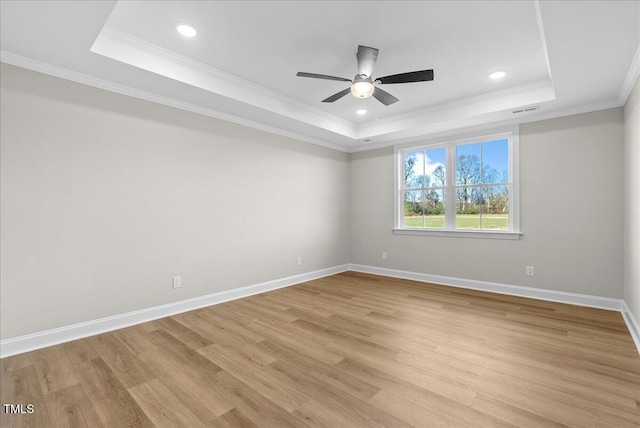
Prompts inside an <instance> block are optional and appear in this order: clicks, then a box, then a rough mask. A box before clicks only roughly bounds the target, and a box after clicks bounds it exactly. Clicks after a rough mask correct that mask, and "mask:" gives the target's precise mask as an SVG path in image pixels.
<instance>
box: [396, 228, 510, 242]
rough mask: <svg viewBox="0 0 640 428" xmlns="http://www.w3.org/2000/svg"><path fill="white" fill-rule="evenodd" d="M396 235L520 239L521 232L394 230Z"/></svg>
mask: <svg viewBox="0 0 640 428" xmlns="http://www.w3.org/2000/svg"><path fill="white" fill-rule="evenodd" d="M393 234H394V235H422V236H440V237H449V238H450V237H453V238H480V239H510V240H517V239H520V236H521V235H522V233H521V232H507V231H488V230H487V231H480V230H437V229H393Z"/></svg>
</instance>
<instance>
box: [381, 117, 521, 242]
mask: <svg viewBox="0 0 640 428" xmlns="http://www.w3.org/2000/svg"><path fill="white" fill-rule="evenodd" d="M517 137H518V133H517V129H514V130H512V131H510V132H503V133H496V134H490V135H485V136H478V137H471V138H458V139H454V140H450V141H447V142H433V143H431V144H424V145H422V146H418V147H403V148H396V155H397V158H396V161H397V163H396V164H397V166H398V168H397V169H398V171H397V172H398V174H397V175H396V180H397V186H396V191H397V197H396V201H397V207H396V216H395V217H396V226H395V229H394V232H395V233H400V234H432V235H450V236H474V237H484V238H505V239H517V238H519V235H520V234H519V228H518V204H517V194H518V188H517V185H518V181H517V177H518V172H517V168H515V167H516V166H517V163H518V162H517V152H518V147H517V139H518V138H517Z"/></svg>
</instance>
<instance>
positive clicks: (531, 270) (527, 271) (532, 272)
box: [525, 266, 535, 276]
mask: <svg viewBox="0 0 640 428" xmlns="http://www.w3.org/2000/svg"><path fill="white" fill-rule="evenodd" d="M525 272H526V274H527V276H533V275H534V274H535V272H534V270H533V266H527V268H526V270H525Z"/></svg>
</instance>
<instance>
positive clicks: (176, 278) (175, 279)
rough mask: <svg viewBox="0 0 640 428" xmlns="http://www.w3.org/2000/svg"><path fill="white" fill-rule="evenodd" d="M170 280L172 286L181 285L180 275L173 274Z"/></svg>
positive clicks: (178, 286) (177, 286)
mask: <svg viewBox="0 0 640 428" xmlns="http://www.w3.org/2000/svg"><path fill="white" fill-rule="evenodd" d="M172 280H173V288H180V287H182V277H181V276H174V277H173V278H172Z"/></svg>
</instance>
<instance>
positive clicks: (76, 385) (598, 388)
mask: <svg viewBox="0 0 640 428" xmlns="http://www.w3.org/2000/svg"><path fill="white" fill-rule="evenodd" d="M1 368H2V372H1V376H2V378H1V382H2V385H1V388H2V389H1V401H2V403H3V404H4V403H14V404H15V403H22V404H27V403H30V404H33V405H34V408H35V412H34V413H33V414H26V415H7V414H1V417H2V420H1V421H2V423H1V425H2V426H3V427H19V426H34V427H50V426H55V427H58V426H60V427H63V426H64V427H67V426H72V427H74V426H84V427H128V426H145V427H146V426H157V427H167V426H184V427H240V426H242V427H288V426H296V427H306V426H311V427H314V426H315V427H360V426H362V427H378V426H389V427H409V426H414V427H439V426H446V427H458V426H469V427H501V426H518V427H538V426H539V427H554V426H574V427H581V428H583V427H607V428H610V427H617V428H622V427H638V426H640V357H639V356H638V353H637V351H636V349H635V347H634V344H633V342H632V339H631V337H630V335H629V333H628V331H627V329H626V327H625V324H624V321H623V320H622V317H621V315H620V314H619V313H617V312H610V311H603V310H598V309H590V308H581V307H575V306H569V305H563V304H558V303H550V302H543V301H535V300H529V299H523V298H516V297H509V296H501V295H496V294H489V293H483V292H476V291H469V290H463V289H456V288H449V287H443V286H436V285H430V284H423V283H417V282H412V281H405V280H398V279H390V278H385V277H378V276H373V275H364V274H355V273H344V274H340V275H335V276H332V277H328V278H325V279H321V280H316V281H312V282H309V283H305V284H300V285H297V286H294V287H289V288H284V289H280V290H277V291H273V292H269V293H265V294H261V295H257V296H253V297H249V298H245V299H242V300H237V301H233V302H229V303H225V304H221V305H217V306H212V307H209V308H205V309H201V310H196V311H193V312H188V313H184V314H181V315H177V316H173V317H169V318H164V319H161V320H158V321H153V322H149V323H145V324H141V325H138V326H135V327H130V328H126V329H123V330H119V331H115V332H111V333H106V334H101V335H99V336H94V337H91V338H87V339H82V340H78V341H75V342H71V343H66V344H62V345H58V346H54V347H50V348H46V349H42V350H39V351H35V352H30V353H26V354H22V355H18V356H15V357H11V358H6V359H3V360H1ZM0 410H2V409H0Z"/></svg>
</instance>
